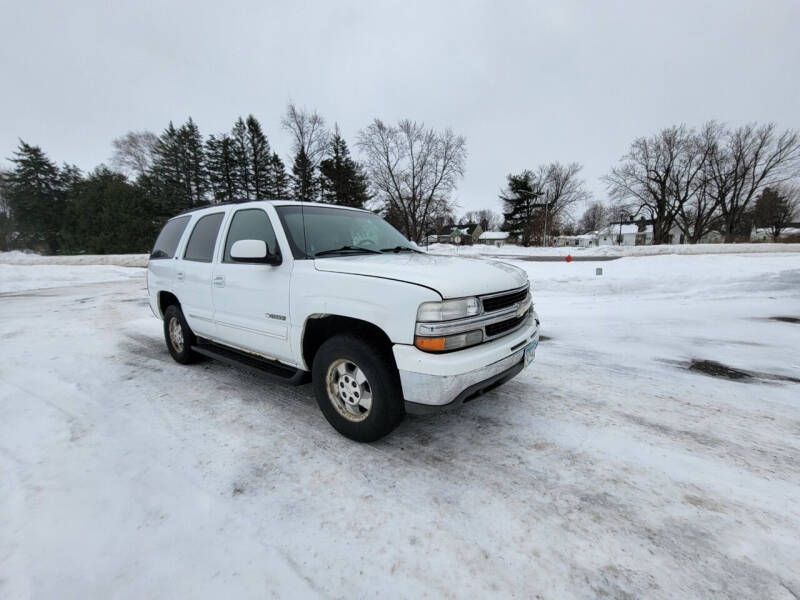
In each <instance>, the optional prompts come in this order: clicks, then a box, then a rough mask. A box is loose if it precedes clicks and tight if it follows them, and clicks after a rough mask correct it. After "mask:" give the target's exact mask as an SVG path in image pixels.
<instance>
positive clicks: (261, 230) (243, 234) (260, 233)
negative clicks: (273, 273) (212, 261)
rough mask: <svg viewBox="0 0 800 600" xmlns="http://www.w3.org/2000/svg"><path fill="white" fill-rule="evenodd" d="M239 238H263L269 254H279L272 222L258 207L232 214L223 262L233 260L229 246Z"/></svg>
mask: <svg viewBox="0 0 800 600" xmlns="http://www.w3.org/2000/svg"><path fill="white" fill-rule="evenodd" d="M239 240H263V241H264V243H266V244H267V248H269V252H270V254H276V255H277V254H280V252H279V251H278V241H277V240H276V239H275V230H274V229H272V223H270V222H269V217H268V216H267V213H265V212H264V211H263V210H261V209H260V208H247V209H244V210H239V211H236V214H234V215H233V219H231V226H230V228H229V229H228V239H227V240H225V254H224V255H223V257H222V260H223V262H235V261H233V260H231V247H232V246H233V244H234V243H236V242H238V241H239Z"/></svg>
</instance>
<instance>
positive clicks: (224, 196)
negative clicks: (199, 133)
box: [206, 133, 237, 202]
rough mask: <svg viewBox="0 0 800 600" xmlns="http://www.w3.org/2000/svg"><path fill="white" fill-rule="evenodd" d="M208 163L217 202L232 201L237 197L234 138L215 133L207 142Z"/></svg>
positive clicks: (212, 189) (210, 181) (209, 177)
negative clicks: (218, 135) (217, 135)
mask: <svg viewBox="0 0 800 600" xmlns="http://www.w3.org/2000/svg"><path fill="white" fill-rule="evenodd" d="M206 157H207V158H206V164H207V170H208V181H209V184H210V186H211V191H212V193H213V195H214V201H215V202H232V201H233V200H235V199H236V193H237V187H236V177H237V172H236V160H235V158H234V156H233V140H232V139H231V138H230V136H229V135H226V134H224V133H223V134H222V135H220V137H219V138H217V137H214V136H213V135H211V136H209V137H208V141H207V142H206Z"/></svg>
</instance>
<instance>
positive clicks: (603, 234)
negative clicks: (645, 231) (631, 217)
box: [597, 223, 639, 246]
mask: <svg viewBox="0 0 800 600" xmlns="http://www.w3.org/2000/svg"><path fill="white" fill-rule="evenodd" d="M638 233H639V226H638V225H636V224H635V223H612V224H610V225H607V226H606V227H603V229H601V230H599V231H598V232H597V245H598V246H635V245H636V241H637V240H636V238H637V235H638Z"/></svg>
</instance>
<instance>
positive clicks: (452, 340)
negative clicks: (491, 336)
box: [414, 331, 483, 352]
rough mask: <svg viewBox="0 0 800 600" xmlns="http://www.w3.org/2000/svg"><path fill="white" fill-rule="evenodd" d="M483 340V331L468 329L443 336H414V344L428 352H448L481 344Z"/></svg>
mask: <svg viewBox="0 0 800 600" xmlns="http://www.w3.org/2000/svg"><path fill="white" fill-rule="evenodd" d="M482 341H483V332H482V331H468V332H466V333H456V334H454V335H446V336H442V337H425V336H421V335H418V336H416V337H415V338H414V345H415V346H416V347H417V348H419V349H420V350H425V351H426V352H448V351H450V350H459V349H460V348H467V347H468V346H474V345H475V344H480V343H481V342H482Z"/></svg>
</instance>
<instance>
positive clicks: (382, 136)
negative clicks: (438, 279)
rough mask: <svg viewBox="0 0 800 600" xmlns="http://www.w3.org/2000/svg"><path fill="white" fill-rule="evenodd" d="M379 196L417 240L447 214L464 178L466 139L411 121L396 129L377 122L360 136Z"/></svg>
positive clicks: (359, 140)
mask: <svg viewBox="0 0 800 600" xmlns="http://www.w3.org/2000/svg"><path fill="white" fill-rule="evenodd" d="M358 146H359V148H360V149H361V151H362V153H363V155H364V157H365V159H366V160H365V166H366V170H367V172H368V174H369V176H370V184H371V186H372V188H373V191H374V193H375V196H376V197H377V198H378V199H379V200H380V201H381V202H382V203H383V209H384V211H385V212H386V213H387V214H392V215H393V217H394V218H395V219H397V223H398V224H399V225H400V228H401V230H402V231H403V233H404V234H406V236H408V237H409V238H410V239H412V240H414V241H419V240H420V239H421V237H422V235H423V234H424V233H425V232H424V229H425V227H426V224H427V223H428V222H429V220H430V219H431V218H432V216H433V215H434V214H436V213H442V212H444V213H446V212H447V209H448V207H449V206H450V204H451V203H450V195H451V194H452V192H453V191H454V190H455V188H456V185H457V184H458V181H459V180H460V179H461V178H462V177H463V176H464V162H465V160H466V156H467V148H466V140H465V139H464V137H463V136H460V135H456V134H455V133H453V131H452V130H450V129H446V130H444V131H441V132H438V131H435V130H433V129H426V128H425V126H424V125H423V124H421V123H416V122H413V121H410V120H408V119H405V120H402V121H400V122H399V123H398V124H397V126H396V127H395V126H392V125H386V124H385V123H383V121H381V120H380V119H375V120H374V121H373V122H372V123H371V124H370V125H369V126H368V127H367V128H366V129H363V130H362V131H361V132H360V133H359V136H358Z"/></svg>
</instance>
